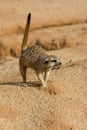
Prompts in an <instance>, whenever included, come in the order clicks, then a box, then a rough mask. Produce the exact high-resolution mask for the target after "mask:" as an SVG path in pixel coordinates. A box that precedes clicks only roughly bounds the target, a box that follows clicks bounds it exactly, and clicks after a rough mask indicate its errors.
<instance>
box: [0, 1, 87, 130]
mask: <svg viewBox="0 0 87 130" xmlns="http://www.w3.org/2000/svg"><path fill="white" fill-rule="evenodd" d="M86 3H87V1H86V0H83V1H81V0H78V1H76V0H66V1H64V0H54V1H52V0H51V1H50V0H44V1H42V0H38V1H34V0H29V1H28V0H26V1H24V0H21V1H18V0H15V1H11V0H7V1H6V0H3V1H0V130H87V4H86ZM28 12H31V13H32V20H31V28H30V36H29V44H39V45H40V46H42V47H43V48H44V49H46V50H47V52H48V54H52V55H55V56H57V57H58V58H59V59H60V60H61V61H62V65H63V66H62V67H61V68H60V69H57V70H53V71H52V73H51V75H50V77H49V80H48V88H49V90H48V89H47V91H44V90H43V89H42V88H41V87H39V86H38V85H37V83H38V82H39V81H38V79H37V77H36V74H35V72H34V71H33V70H31V69H29V70H28V72H27V86H26V87H24V86H23V84H22V77H21V75H20V72H19V63H18V61H19V55H20V47H21V42H22V38H23V33H24V27H25V24H26V18H27V14H28ZM69 61H71V62H69Z"/></svg>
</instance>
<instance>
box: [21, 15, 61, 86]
mask: <svg viewBox="0 0 87 130" xmlns="http://www.w3.org/2000/svg"><path fill="white" fill-rule="evenodd" d="M30 21H31V13H29V14H28V17H27V23H26V27H25V32H24V37H23V41H22V45H21V55H20V59H19V67H20V73H21V75H22V78H23V82H24V83H26V71H27V68H28V67H30V68H32V69H33V70H35V73H36V75H37V77H38V79H39V80H40V81H41V84H42V86H43V87H46V86H47V80H48V77H49V74H50V72H51V70H52V69H53V68H54V67H55V66H60V65H61V62H60V60H59V59H58V58H57V57H56V56H54V55H48V54H47V53H46V51H45V50H44V49H43V48H41V47H40V46H38V45H31V46H29V45H28V34H29V30H30Z"/></svg>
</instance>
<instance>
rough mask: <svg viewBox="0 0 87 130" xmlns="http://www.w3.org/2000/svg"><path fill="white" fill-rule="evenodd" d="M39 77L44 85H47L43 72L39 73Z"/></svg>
mask: <svg viewBox="0 0 87 130" xmlns="http://www.w3.org/2000/svg"><path fill="white" fill-rule="evenodd" d="M37 76H38V79H39V80H40V81H41V83H42V85H43V87H46V82H45V80H44V77H43V73H37Z"/></svg>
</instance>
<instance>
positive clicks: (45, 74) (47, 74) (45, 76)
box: [44, 70, 51, 85]
mask: <svg viewBox="0 0 87 130" xmlns="http://www.w3.org/2000/svg"><path fill="white" fill-rule="evenodd" d="M50 71H51V70H49V71H45V72H44V80H45V84H46V85H47V80H48V78H49V75H50Z"/></svg>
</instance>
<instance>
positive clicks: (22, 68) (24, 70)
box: [20, 65, 27, 84]
mask: <svg viewBox="0 0 87 130" xmlns="http://www.w3.org/2000/svg"><path fill="white" fill-rule="evenodd" d="M26 69H27V68H26V67H25V66H22V65H20V73H21V75H22V78H23V83H24V84H26Z"/></svg>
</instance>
